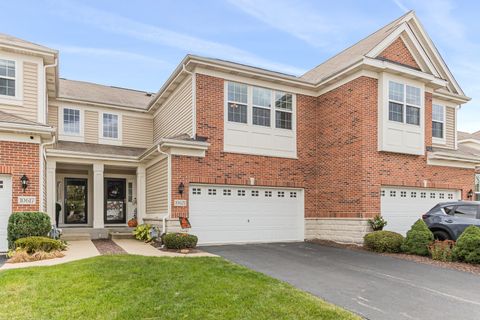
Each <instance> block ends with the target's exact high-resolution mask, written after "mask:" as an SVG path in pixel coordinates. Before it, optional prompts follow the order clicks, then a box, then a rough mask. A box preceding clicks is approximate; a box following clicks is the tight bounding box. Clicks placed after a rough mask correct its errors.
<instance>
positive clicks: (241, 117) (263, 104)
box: [227, 82, 293, 130]
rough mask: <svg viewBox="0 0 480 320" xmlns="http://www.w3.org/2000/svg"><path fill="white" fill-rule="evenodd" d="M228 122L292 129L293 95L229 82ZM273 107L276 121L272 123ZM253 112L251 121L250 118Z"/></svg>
mask: <svg viewBox="0 0 480 320" xmlns="http://www.w3.org/2000/svg"><path fill="white" fill-rule="evenodd" d="M227 90H228V93H227V108H228V121H229V122H238V123H245V124H253V125H255V126H262V127H273V126H274V127H275V128H278V129H289V130H291V129H292V123H293V95H292V94H291V93H286V92H281V91H274V90H270V89H266V88H261V87H255V86H248V85H246V84H242V83H236V82H228V85H227ZM272 106H274V108H275V109H274V115H275V120H274V122H273V123H272ZM249 112H251V114H252V116H251V120H250V118H249V116H248V114H249Z"/></svg>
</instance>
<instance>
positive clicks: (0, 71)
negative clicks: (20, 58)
mask: <svg viewBox="0 0 480 320" xmlns="http://www.w3.org/2000/svg"><path fill="white" fill-rule="evenodd" d="M15 82H16V66H15V61H12V60H5V59H0V95H3V96H9V97H15V95H16V93H15Z"/></svg>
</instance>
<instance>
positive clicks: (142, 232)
mask: <svg viewBox="0 0 480 320" xmlns="http://www.w3.org/2000/svg"><path fill="white" fill-rule="evenodd" d="M154 229H156V227H153V226H152V225H150V224H148V223H147V224H141V225H138V226H137V227H136V228H135V229H134V230H133V235H134V236H135V239H137V240H142V241H145V242H150V241H153V240H155V239H156V238H157V234H158V232H157V231H156V230H154ZM152 231H154V232H152Z"/></svg>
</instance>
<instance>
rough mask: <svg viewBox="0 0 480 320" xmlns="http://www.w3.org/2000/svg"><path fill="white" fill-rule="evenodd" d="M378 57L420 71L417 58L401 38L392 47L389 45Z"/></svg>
mask: <svg viewBox="0 0 480 320" xmlns="http://www.w3.org/2000/svg"><path fill="white" fill-rule="evenodd" d="M378 57H379V58H382V59H385V60H389V61H393V62H397V63H400V64H403V65H406V66H410V67H412V68H414V69H418V70H420V67H419V65H418V64H417V62H416V61H415V58H414V57H413V55H412V54H411V53H410V51H409V50H408V48H407V46H406V45H405V43H404V42H403V40H402V39H401V38H398V39H397V40H395V41H394V42H393V43H392V44H391V45H389V46H388V47H387V48H386V49H385V50H383V52H382V53H380V54H379V55H378Z"/></svg>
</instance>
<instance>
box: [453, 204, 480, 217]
mask: <svg viewBox="0 0 480 320" xmlns="http://www.w3.org/2000/svg"><path fill="white" fill-rule="evenodd" d="M453 215H454V216H455V217H459V218H467V219H475V218H476V217H477V207H476V206H458V207H456V208H455V212H454V214H453Z"/></svg>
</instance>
